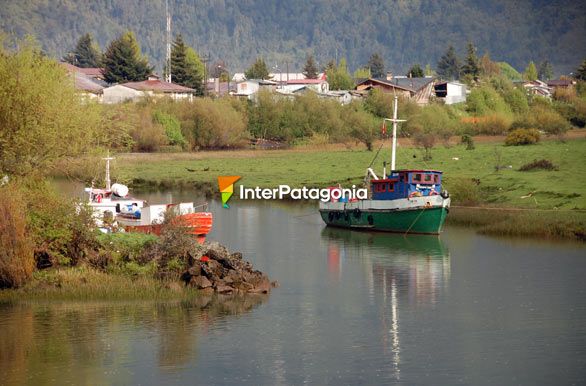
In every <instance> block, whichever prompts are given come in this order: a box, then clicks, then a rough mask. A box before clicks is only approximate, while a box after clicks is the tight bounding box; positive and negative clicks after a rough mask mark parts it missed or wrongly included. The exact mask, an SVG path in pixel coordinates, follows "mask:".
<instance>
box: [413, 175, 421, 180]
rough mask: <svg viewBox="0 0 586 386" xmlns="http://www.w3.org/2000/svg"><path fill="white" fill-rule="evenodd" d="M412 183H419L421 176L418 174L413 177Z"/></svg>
mask: <svg viewBox="0 0 586 386" xmlns="http://www.w3.org/2000/svg"><path fill="white" fill-rule="evenodd" d="M413 182H421V174H420V173H417V174H414V175H413Z"/></svg>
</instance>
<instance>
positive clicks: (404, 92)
mask: <svg viewBox="0 0 586 386" xmlns="http://www.w3.org/2000/svg"><path fill="white" fill-rule="evenodd" d="M433 83H434V79H433V78H431V77H424V78H407V77H398V76H392V74H388V75H387V77H386V78H368V79H365V80H363V81H361V82H359V83H358V84H357V85H356V90H357V91H369V90H372V89H379V90H381V91H382V92H385V93H392V94H394V95H397V96H402V97H405V98H409V99H411V100H413V101H415V102H416V103H417V104H419V105H426V104H428V103H429V100H430V98H431V97H432V95H433V93H434V89H433Z"/></svg>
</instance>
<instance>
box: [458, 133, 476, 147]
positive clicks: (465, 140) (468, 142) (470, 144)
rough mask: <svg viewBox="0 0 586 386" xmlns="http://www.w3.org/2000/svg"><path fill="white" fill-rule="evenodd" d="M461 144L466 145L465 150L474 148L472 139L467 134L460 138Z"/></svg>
mask: <svg viewBox="0 0 586 386" xmlns="http://www.w3.org/2000/svg"><path fill="white" fill-rule="evenodd" d="M461 143H462V144H463V145H466V150H474V149H475V148H476V147H475V146H474V139H473V138H472V136H470V135H468V134H464V135H463V136H462V139H461Z"/></svg>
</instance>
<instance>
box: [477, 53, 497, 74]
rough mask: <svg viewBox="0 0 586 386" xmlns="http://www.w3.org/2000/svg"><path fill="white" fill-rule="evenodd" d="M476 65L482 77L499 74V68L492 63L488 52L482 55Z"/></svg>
mask: <svg viewBox="0 0 586 386" xmlns="http://www.w3.org/2000/svg"><path fill="white" fill-rule="evenodd" d="M478 65H479V68H480V73H481V74H482V75H483V76H487V77H490V76H495V75H499V74H500V73H501V68H500V67H499V65H498V63H496V62H493V61H492V60H491V59H490V54H489V53H488V52H487V53H485V54H484V55H482V57H481V58H480V61H479V62H478Z"/></svg>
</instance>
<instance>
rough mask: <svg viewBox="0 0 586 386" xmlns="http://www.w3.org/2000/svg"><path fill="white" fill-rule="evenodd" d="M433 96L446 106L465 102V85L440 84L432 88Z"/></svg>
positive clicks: (456, 83) (455, 83)
mask: <svg viewBox="0 0 586 386" xmlns="http://www.w3.org/2000/svg"><path fill="white" fill-rule="evenodd" d="M433 88H434V91H435V96H436V98H438V100H440V101H443V102H444V104H446V105H453V104H455V103H463V102H466V93H467V88H466V85H465V84H463V83H459V82H440V83H436V84H435V85H434V86H433Z"/></svg>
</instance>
